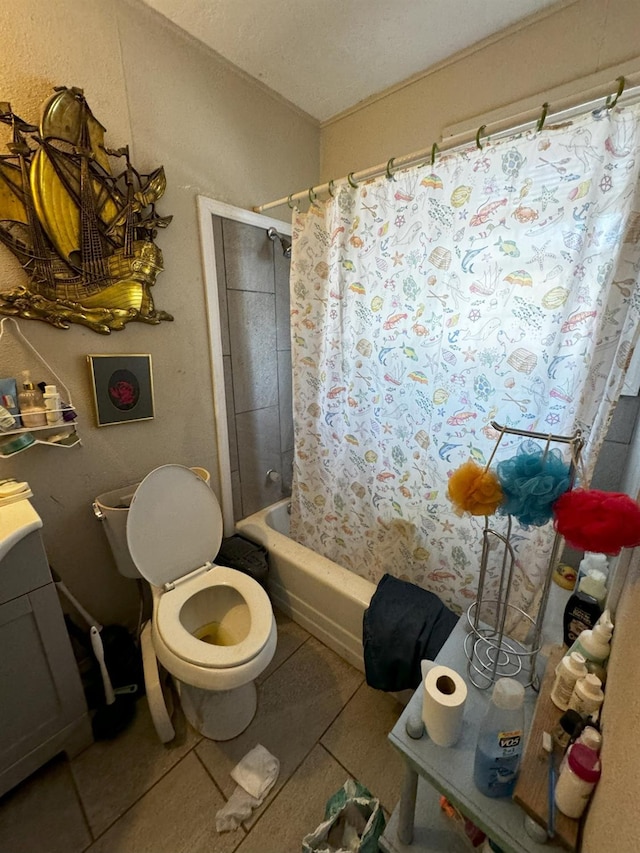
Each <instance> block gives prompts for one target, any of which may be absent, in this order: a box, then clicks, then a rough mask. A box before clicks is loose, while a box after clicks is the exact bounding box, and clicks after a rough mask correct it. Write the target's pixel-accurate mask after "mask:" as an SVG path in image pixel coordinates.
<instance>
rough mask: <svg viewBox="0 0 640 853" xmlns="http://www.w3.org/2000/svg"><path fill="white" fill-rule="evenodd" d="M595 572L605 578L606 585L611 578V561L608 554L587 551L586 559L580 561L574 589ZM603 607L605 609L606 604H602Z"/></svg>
mask: <svg viewBox="0 0 640 853" xmlns="http://www.w3.org/2000/svg"><path fill="white" fill-rule="evenodd" d="M593 571H596V572H601V573H602V574H603V575H604V576H605V583H606V579H607V578H608V576H609V560H608V558H607V555H606V554H597V553H595V552H594V551H585V552H584V557H583V558H582V560H580V565H579V566H578V576H577V578H576V584H575V587H574V589H578V587H579V586H580V581H581V580H582V579H583V578H585V577H586V576H587V575H588V574H589V573H590V572H593ZM590 594H591V593H590ZM602 606H603V607H604V603H602Z"/></svg>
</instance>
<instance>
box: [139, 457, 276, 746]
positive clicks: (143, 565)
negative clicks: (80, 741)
mask: <svg viewBox="0 0 640 853" xmlns="http://www.w3.org/2000/svg"><path fill="white" fill-rule="evenodd" d="M221 542H222V513H221V511H220V506H219V504H218V501H217V499H216V496H215V494H214V493H213V492H212V491H211V489H210V488H209V487H208V486H207V484H206V483H205V482H204V481H203V480H202V479H201V477H199V476H198V475H197V474H196V473H194V472H193V471H192V470H191V469H190V468H184V467H182V466H181V465H163V466H162V467H160V468H156V470H155V471H152V472H151V473H150V474H148V475H147V477H145V479H144V480H143V481H142V483H141V484H140V485H139V486H138V488H137V489H136V492H135V495H134V497H133V499H132V501H131V506H130V509H129V514H128V518H127V544H128V548H129V553H130V555H131V559H132V560H133V563H134V564H135V566H136V568H137V569H138V571H139V572H140V574H141V575H142V577H144V578H145V579H146V580H147V581H149V583H150V584H151V589H152V594H153V615H152V618H151V628H150V643H149V641H148V636H149V635H148V634H147V635H146V636H147V641H146V643H145V636H144V635H143V656H144V651H145V647H146V649H147V651H149V650H150V649H152V651H153V655H155V657H156V658H157V660H158V661H159V662H160V663H161V664H162V666H163V667H164V668H165V669H166V670H167V671H168V672H169V673H171V675H172V676H173V677H174V679H175V680H176V684H177V688H178V692H179V695H180V700H181V703H182V707H183V709H184V712H185V715H186V717H187V719H188V720H189V722H190V723H191V725H192V726H193V727H194V728H195V729H196V730H197V731H199V732H200V733H201V734H203V735H204V736H205V737H207V738H210V739H211V740H229V739H230V738H233V737H236V736H237V735H239V734H240V733H241V732H242V731H244V729H245V728H246V727H247V726H248V725H249V723H250V722H251V720H252V719H253V716H254V714H255V711H256V707H257V693H256V688H255V684H254V681H255V679H256V677H257V676H258V675H260V673H261V672H262V671H263V670H264V669H265V668H266V667H267V666H268V665H269V663H270V661H271V659H272V657H273V654H274V652H275V648H276V641H277V632H276V624H275V619H274V616H273V610H272V608H271V602H270V601H269V598H268V596H267V594H266V592H265V591H264V589H263V588H262V587H261V586H260V584H259V583H258V582H257V581H255V580H254V579H253V578H251V577H249V576H248V575H245V574H243V573H242V572H239V571H237V570H235V569H230V568H227V567H225V566H217V565H215V564H214V563H213V559H214V558H215V556H216V554H217V553H218V551H219V549H220V544H221ZM144 664H145V680H147V673H148V672H152V667H151V665H150V662H149V660H145V661H144ZM154 665H155V662H154ZM147 696H148V698H149V703H150V707H151V712H152V717H153V718H154V721H156V719H157V718H162V717H163V709H162V708H158V707H154V703H156V705H157V703H158V702H160V701H163V699H162V691H159V690H151V691H150V690H149V684H148V683H147ZM156 728H157V729H158V733H159V734H160V736H161V738H162V739H163V740H167V739H169V738H168V737H167V736H163V734H162V733H161V731H160V728H158V724H156ZM171 731H172V730H171Z"/></svg>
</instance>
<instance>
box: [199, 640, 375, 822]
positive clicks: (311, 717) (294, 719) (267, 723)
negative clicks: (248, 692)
mask: <svg viewBox="0 0 640 853" xmlns="http://www.w3.org/2000/svg"><path fill="white" fill-rule="evenodd" d="M361 683H362V673H360V672H358V670H356V669H354V668H353V667H352V666H350V665H349V664H348V663H346V662H345V661H344V660H342V658H339V657H338V655H336V654H334V653H333V652H332V651H331V650H330V649H328V648H327V647H326V646H323V645H322V643H320V642H318V641H317V640H316V639H315V638H313V637H310V638H309V639H308V640H307V642H306V643H305V644H304V645H303V646H301V647H300V648H299V649H298V650H297V651H296V652H295V653H294V654H293V655H291V657H290V658H289V659H288V660H286V661H285V662H284V663H283V664H282V666H281V667H280V668H279V669H277V670H276V671H275V672H274V673H273V675H272V676H271V677H270V678H268V679H267V680H266V681H265V682H264V684H261V685H260V686H259V688H258V712H257V714H256V716H255V718H254V720H253V722H252V723H251V725H250V726H249V728H247V729H246V730H245V731H244V732H243V733H242V734H241V735H239V736H238V737H237V738H234V739H233V740H230V741H226V742H224V743H215V742H214V741H208V740H206V739H203V740H202V741H200V743H199V744H198V746H197V747H196V751H197V753H198V755H199V756H200V758H201V759H202V761H203V762H204V764H205V766H206V767H207V769H208V770H209V772H210V773H211V775H212V776H213V778H214V779H215V780H216V782H217V783H218V785H219V786H220V788H221V789H222V791H223V792H224V794H225V796H226V797H229V796H230V795H231V793H232V792H233V790H234V788H235V782H234V781H233V780H232V779H231V777H230V776H229V772H230V771H231V770H232V769H233V767H234V766H235V765H236V764H237V763H238V761H240V759H241V758H242V757H243V756H244V755H245V754H246V753H247V752H249V750H250V749H252V748H253V747H254V746H255V745H256V744H257V743H261V744H262V745H263V746H264V747H266V749H268V750H269V752H271V753H272V754H273V755H275V756H276V757H277V758H278V759H279V761H280V775H279V777H278V781H277V783H276V785H275V787H274V789H273V790H272V792H271V794H270V795H269V797H268V798H267V800H266V801H265V805H266V804H268V803H269V802H270V801H271V800H272V799H273V797H274V795H275V793H276V792H277V791H278V790H279V789H280V788H281V787H282V785H283V784H284V783H285V782H286V781H287V780H288V779H289V778H290V776H291V774H292V773H293V772H294V770H295V769H296V767H297V766H298V765H299V764H300V763H301V762H302V760H303V759H304V758H305V756H306V755H307V754H308V753H309V752H310V750H311V749H312V747H313V745H314V744H315V742H316V741H317V740H318V738H319V737H320V736H321V734H322V732H324V731H325V729H326V728H327V727H328V726H329V725H330V723H331V721H332V720H333V719H334V718H335V717H336V716H337V715H338V714H339V712H340V710H341V708H343V707H344V706H345V705H346V703H347V702H348V701H349V699H350V697H351V696H352V695H353V693H354V692H355V691H356V689H357V688H358V686H359V685H360V684H361ZM265 805H263V806H262V810H264V808H265ZM259 812H260V810H258V811H256V812H254V816H253V817H252V821H253V822H255V819H256V817H257V815H258V814H259ZM250 823H251V822H249V824H247V825H250Z"/></svg>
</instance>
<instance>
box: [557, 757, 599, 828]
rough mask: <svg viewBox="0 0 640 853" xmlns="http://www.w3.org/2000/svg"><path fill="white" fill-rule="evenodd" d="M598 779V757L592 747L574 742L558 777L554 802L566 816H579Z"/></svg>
mask: <svg viewBox="0 0 640 853" xmlns="http://www.w3.org/2000/svg"><path fill="white" fill-rule="evenodd" d="M599 779H600V757H599V756H598V753H597V752H595V751H594V750H593V749H589V748H588V747H587V746H585V745H584V744H582V743H575V744H574V745H573V746H572V748H571V752H570V753H569V754H568V756H567V761H566V764H565V766H564V767H563V768H562V772H561V773H560V775H559V777H558V783H557V784H556V790H555V795H554V799H555V803H556V807H557V809H558V811H560V812H562V814H564V815H566V816H567V817H572V818H579V817H580V816H581V815H582V812H583V811H584V810H585V807H586V805H587V803H588V802H589V797H590V796H591V792H592V791H593V789H594V788H595V786H596V784H597V782H598V780H599Z"/></svg>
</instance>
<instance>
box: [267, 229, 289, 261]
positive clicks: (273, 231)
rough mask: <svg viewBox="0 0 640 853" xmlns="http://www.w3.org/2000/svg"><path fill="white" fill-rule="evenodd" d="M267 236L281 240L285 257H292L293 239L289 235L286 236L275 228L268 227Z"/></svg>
mask: <svg viewBox="0 0 640 853" xmlns="http://www.w3.org/2000/svg"><path fill="white" fill-rule="evenodd" d="M267 237H268V238H269V239H270V240H274V241H275V240H280V245H281V246H282V254H283V255H284V256H285V258H290V257H291V240H290V239H289V238H288V237H284V236H283V235H282V234H280V233H279V232H278V231H276V229H275V228H268V229H267Z"/></svg>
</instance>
